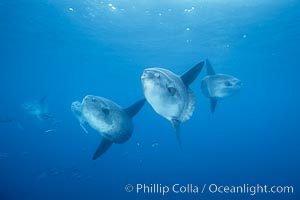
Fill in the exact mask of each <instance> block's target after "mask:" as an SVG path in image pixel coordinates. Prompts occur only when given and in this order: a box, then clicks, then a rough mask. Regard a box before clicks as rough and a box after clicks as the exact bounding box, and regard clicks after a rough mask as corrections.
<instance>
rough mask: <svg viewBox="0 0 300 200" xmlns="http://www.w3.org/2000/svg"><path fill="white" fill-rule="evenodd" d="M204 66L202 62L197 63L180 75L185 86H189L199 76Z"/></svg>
mask: <svg viewBox="0 0 300 200" xmlns="http://www.w3.org/2000/svg"><path fill="white" fill-rule="evenodd" d="M203 65H204V61H202V62H200V63H198V64H197V65H195V66H194V67H192V68H191V69H189V70H188V71H187V72H185V73H184V74H183V75H181V80H182V81H183V82H184V84H185V85H186V86H189V85H190V84H191V83H192V82H193V81H194V80H195V79H196V78H197V76H198V75H199V73H200V72H201V70H202V68H203Z"/></svg>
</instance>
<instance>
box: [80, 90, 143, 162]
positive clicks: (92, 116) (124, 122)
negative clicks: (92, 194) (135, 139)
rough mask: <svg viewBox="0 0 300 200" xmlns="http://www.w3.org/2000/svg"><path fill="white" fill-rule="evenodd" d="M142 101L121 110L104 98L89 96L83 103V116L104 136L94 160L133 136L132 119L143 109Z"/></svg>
mask: <svg viewBox="0 0 300 200" xmlns="http://www.w3.org/2000/svg"><path fill="white" fill-rule="evenodd" d="M145 101H146V100H145V99H142V100H140V101H138V102H136V103H135V104H133V105H132V106H130V107H128V108H125V109H123V108H121V107H120V106H119V105H118V104H116V103H115V102H113V101H111V100H108V99H106V98H103V97H99V96H93V95H87V96H86V97H84V99H83V101H82V115H83V116H84V118H85V119H86V121H87V122H88V124H89V125H90V126H91V127H92V128H93V129H95V130H96V131H98V132H99V133H100V134H101V135H102V141H101V143H100V145H99V146H98V148H97V150H96V152H95V154H94V156H93V160H95V159H97V158H98V157H100V156H101V155H102V154H103V153H104V152H106V151H107V150H108V149H109V148H110V146H111V145H112V144H113V143H118V144H122V143H124V142H126V141H127V140H128V139H129V138H130V137H131V135H132V132H133V129H134V127H133V123H132V118H133V116H135V115H136V114H137V113H138V112H139V110H140V109H141V108H142V107H143V105H144V103H145Z"/></svg>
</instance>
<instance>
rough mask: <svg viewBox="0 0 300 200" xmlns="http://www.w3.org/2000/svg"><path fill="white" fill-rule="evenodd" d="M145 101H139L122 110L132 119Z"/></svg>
mask: <svg viewBox="0 0 300 200" xmlns="http://www.w3.org/2000/svg"><path fill="white" fill-rule="evenodd" d="M145 101H146V99H141V100H139V101H138V102H136V103H134V104H133V105H131V106H129V107H128V108H126V109H124V110H125V112H126V113H127V114H128V115H129V116H130V117H131V118H132V117H133V116H135V115H136V114H137V113H138V112H139V111H140V109H141V108H142V107H143V105H144V104H145Z"/></svg>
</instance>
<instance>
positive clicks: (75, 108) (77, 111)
mask: <svg viewBox="0 0 300 200" xmlns="http://www.w3.org/2000/svg"><path fill="white" fill-rule="evenodd" d="M81 109H82V104H81V103H80V102H79V101H74V102H72V104H71V111H72V112H73V114H74V116H75V117H76V119H77V120H78V121H79V125H80V127H81V128H82V129H83V131H84V132H85V133H86V134H88V131H87V130H86V128H85V125H86V124H87V121H86V119H85V118H84V117H83V115H82V112H81Z"/></svg>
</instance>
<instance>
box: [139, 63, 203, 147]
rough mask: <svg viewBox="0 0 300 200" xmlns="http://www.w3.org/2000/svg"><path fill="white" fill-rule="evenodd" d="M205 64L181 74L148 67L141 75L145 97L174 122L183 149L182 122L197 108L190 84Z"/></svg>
mask: <svg viewBox="0 0 300 200" xmlns="http://www.w3.org/2000/svg"><path fill="white" fill-rule="evenodd" d="M203 65H204V61H203V62H200V63H198V64H197V65H195V66H194V67H192V68H191V69H190V70H188V71H187V72H185V73H184V74H183V75H181V76H178V75H176V74H174V73H173V72H171V71H169V70H166V69H163V68H147V69H145V70H144V72H143V74H142V76H141V81H142V86H143V91H144V95H145V98H146V99H147V101H148V102H149V104H150V105H151V106H152V108H153V109H154V110H155V112H156V113H158V114H159V115H161V116H162V117H164V118H166V119H167V120H169V121H170V122H171V123H172V126H173V127H174V129H175V132H176V137H177V140H178V142H179V145H180V148H181V149H182V145H181V139H180V130H179V126H180V123H181V122H184V121H187V120H188V119H189V118H190V117H191V116H192V115H193V112H194V109H195V98H194V95H193V92H192V90H191V89H190V88H189V85H190V84H191V83H192V82H193V81H194V80H195V79H196V78H197V76H198V75H199V73H200V72H201V70H202V68H203Z"/></svg>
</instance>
